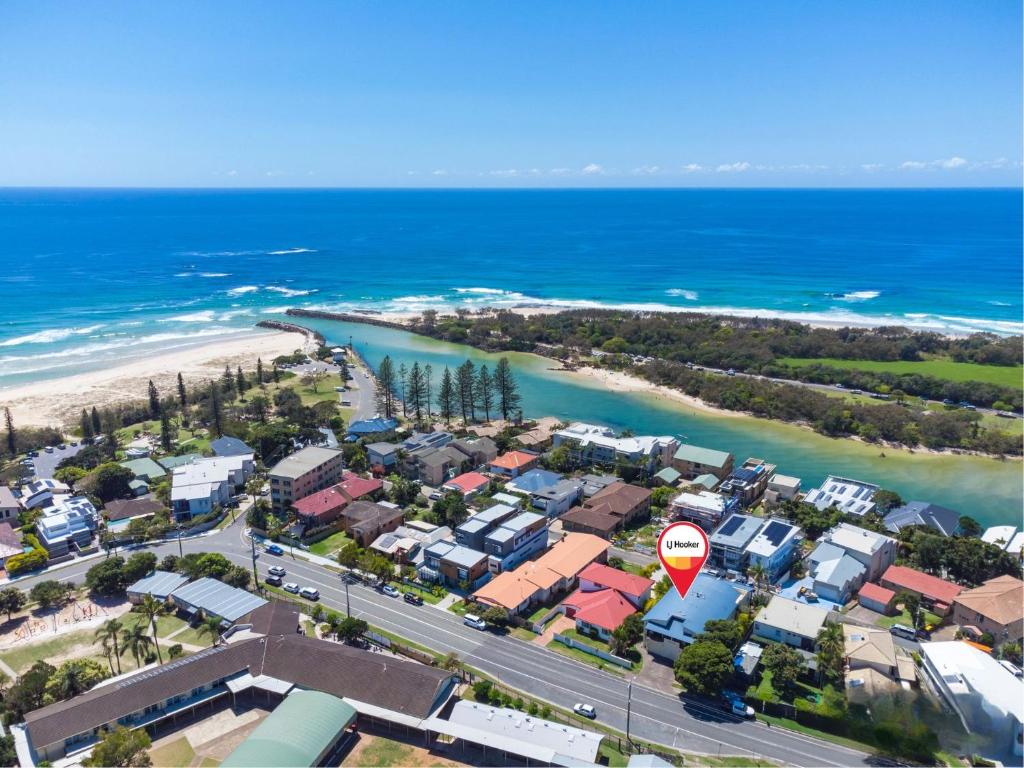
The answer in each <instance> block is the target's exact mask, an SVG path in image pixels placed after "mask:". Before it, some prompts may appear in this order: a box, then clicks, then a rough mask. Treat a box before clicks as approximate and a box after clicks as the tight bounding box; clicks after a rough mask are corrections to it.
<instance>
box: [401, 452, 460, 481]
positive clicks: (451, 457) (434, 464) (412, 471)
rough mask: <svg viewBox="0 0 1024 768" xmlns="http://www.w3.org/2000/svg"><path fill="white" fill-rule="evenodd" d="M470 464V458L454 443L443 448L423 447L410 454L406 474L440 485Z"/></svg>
mask: <svg viewBox="0 0 1024 768" xmlns="http://www.w3.org/2000/svg"><path fill="white" fill-rule="evenodd" d="M469 465H470V458H469V456H467V455H466V454H464V453H463V452H462V451H460V450H459V449H458V448H456V447H455V446H454V445H446V446H444V447H442V448H423V449H420V450H419V451H417V452H416V453H413V454H409V457H408V459H407V461H406V463H405V466H404V468H403V469H404V474H405V475H406V476H410V475H411V476H412V477H414V478H416V479H418V480H419V481H420V482H421V483H425V484H426V485H430V486H434V487H437V486H440V485H442V484H443V483H444V481H445V480H446V479H447V478H449V477H451V476H452V475H456V474H459V473H461V472H462V471H463V470H464V469H465V468H466V467H468V466H469Z"/></svg>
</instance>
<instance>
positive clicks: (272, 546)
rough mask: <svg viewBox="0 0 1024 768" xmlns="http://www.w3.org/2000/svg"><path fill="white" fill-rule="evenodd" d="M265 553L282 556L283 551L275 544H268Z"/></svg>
mask: <svg viewBox="0 0 1024 768" xmlns="http://www.w3.org/2000/svg"><path fill="white" fill-rule="evenodd" d="M267 552H269V553H270V554H272V555H283V554H284V550H283V549H281V547H279V546H278V545H277V544H268V545H267Z"/></svg>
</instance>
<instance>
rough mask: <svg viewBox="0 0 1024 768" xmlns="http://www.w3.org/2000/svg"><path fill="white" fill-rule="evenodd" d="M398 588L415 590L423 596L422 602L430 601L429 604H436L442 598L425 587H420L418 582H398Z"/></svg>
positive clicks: (409, 590) (406, 590)
mask: <svg viewBox="0 0 1024 768" xmlns="http://www.w3.org/2000/svg"><path fill="white" fill-rule="evenodd" d="M398 588H399V589H400V590H402V591H403V592H415V593H416V594H417V595H419V596H420V597H422V598H423V602H425V603H430V604H431V605H437V604H438V603H440V602H441V600H442V599H443V598H440V597H438V596H437V595H435V594H434V593H433V592H431V591H430V590H429V589H427V588H426V587H421V586H419V585H418V584H405V583H401V584H398Z"/></svg>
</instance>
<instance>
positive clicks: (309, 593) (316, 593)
mask: <svg viewBox="0 0 1024 768" xmlns="http://www.w3.org/2000/svg"><path fill="white" fill-rule="evenodd" d="M299 597H304V598H306V599H307V600H319V599H320V590H318V589H313V587H303V588H302V589H300V590H299Z"/></svg>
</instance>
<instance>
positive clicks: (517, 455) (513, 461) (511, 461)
mask: <svg viewBox="0 0 1024 768" xmlns="http://www.w3.org/2000/svg"><path fill="white" fill-rule="evenodd" d="M539 463H540V456H539V455H538V454H536V453H527V452H526V451H507V452H505V453H503V454H501V456H498V457H497V458H496V459H494V460H493V461H491V463H490V464H489V466H488V468H489V469H490V471H491V472H493V473H494V474H496V475H501V476H502V477H507V478H510V479H511V478H515V477H519V476H520V475H521V474H523V473H524V472H529V471H530V470H531V469H535V468H536V467H537V465H538V464H539Z"/></svg>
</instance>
